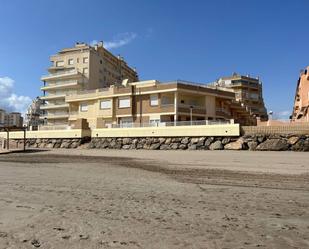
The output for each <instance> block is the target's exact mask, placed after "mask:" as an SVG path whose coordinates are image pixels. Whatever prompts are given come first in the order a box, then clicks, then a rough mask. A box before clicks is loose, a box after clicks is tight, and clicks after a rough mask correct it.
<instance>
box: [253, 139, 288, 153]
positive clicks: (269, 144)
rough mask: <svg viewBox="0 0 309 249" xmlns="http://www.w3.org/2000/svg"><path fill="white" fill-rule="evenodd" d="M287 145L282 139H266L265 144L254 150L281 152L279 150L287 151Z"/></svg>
mask: <svg viewBox="0 0 309 249" xmlns="http://www.w3.org/2000/svg"><path fill="white" fill-rule="evenodd" d="M288 149H289V144H288V143H287V141H286V140H284V139H278V138H275V139H267V140H266V141H265V142H263V143H261V144H259V145H258V146H257V147H256V150H262V151H281V150H288Z"/></svg>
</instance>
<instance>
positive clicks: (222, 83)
mask: <svg viewBox="0 0 309 249" xmlns="http://www.w3.org/2000/svg"><path fill="white" fill-rule="evenodd" d="M211 85H212V86H216V87H220V88H222V89H225V88H226V89H232V90H233V91H234V92H235V97H236V100H237V101H239V102H241V103H242V104H243V105H244V106H246V107H247V109H248V111H249V112H250V113H251V114H252V115H255V116H256V117H257V118H259V119H260V120H261V121H266V120H268V115H267V110H266V107H265V105H264V100H263V88H262V83H261V81H260V80H259V78H253V77H250V76H249V75H247V76H243V75H239V74H236V73H234V74H233V75H232V76H229V77H222V78H220V79H218V80H217V81H216V82H214V83H211Z"/></svg>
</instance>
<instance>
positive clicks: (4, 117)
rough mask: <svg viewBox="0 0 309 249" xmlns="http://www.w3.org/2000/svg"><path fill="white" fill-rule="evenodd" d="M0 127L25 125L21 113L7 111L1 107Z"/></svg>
mask: <svg viewBox="0 0 309 249" xmlns="http://www.w3.org/2000/svg"><path fill="white" fill-rule="evenodd" d="M0 127H23V117H22V116H21V113H19V112H11V113H6V111H5V110H2V109H0Z"/></svg>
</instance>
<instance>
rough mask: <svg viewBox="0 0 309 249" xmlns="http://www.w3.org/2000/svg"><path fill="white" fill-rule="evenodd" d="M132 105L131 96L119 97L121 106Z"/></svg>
mask: <svg viewBox="0 0 309 249" xmlns="http://www.w3.org/2000/svg"><path fill="white" fill-rule="evenodd" d="M130 106H131V103H130V98H122V99H119V108H128V107H130Z"/></svg>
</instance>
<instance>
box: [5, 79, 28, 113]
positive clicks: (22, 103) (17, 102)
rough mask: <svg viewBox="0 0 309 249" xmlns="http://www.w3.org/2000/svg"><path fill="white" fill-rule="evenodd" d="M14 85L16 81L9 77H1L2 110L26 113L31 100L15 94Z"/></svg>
mask: <svg viewBox="0 0 309 249" xmlns="http://www.w3.org/2000/svg"><path fill="white" fill-rule="evenodd" d="M14 83H15V81H14V80H13V79H11V78H9V77H0V109H4V110H6V111H8V112H12V111H14V112H21V113H25V112H26V110H27V108H28V106H29V105H30V103H31V98H30V97H28V96H18V95H17V94H15V93H14Z"/></svg>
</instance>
